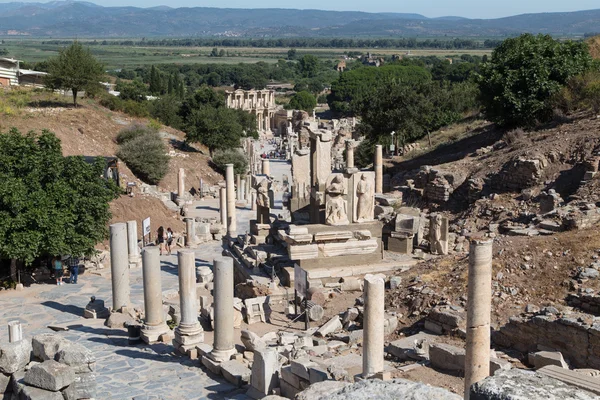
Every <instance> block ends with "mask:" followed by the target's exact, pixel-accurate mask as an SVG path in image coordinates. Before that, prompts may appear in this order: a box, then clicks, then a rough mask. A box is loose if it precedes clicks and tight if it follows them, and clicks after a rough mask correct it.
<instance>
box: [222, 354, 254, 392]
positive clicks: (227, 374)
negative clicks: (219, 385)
mask: <svg viewBox="0 0 600 400" xmlns="http://www.w3.org/2000/svg"><path fill="white" fill-rule="evenodd" d="M221 373H222V374H223V377H224V378H225V379H227V380H228V381H229V382H231V383H232V384H233V385H236V386H238V387H239V386H242V385H246V384H248V383H249V382H250V375H251V374H252V371H250V368H248V367H246V365H244V363H242V362H239V361H236V360H229V361H225V362H224V363H222V364H221Z"/></svg>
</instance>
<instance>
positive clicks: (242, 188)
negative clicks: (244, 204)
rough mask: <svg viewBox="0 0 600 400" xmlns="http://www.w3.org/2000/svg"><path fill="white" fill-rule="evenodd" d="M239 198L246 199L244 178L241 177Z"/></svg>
mask: <svg viewBox="0 0 600 400" xmlns="http://www.w3.org/2000/svg"><path fill="white" fill-rule="evenodd" d="M240 200H242V201H244V200H246V180H245V179H242V180H241V183H240Z"/></svg>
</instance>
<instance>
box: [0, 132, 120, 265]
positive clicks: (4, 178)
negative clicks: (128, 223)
mask: <svg viewBox="0 0 600 400" xmlns="http://www.w3.org/2000/svg"><path fill="white" fill-rule="evenodd" d="M104 167H105V161H104V160H103V159H102V158H99V159H98V160H97V161H96V162H95V163H94V164H88V163H86V162H85V161H84V160H83V157H63V155H62V149H61V145H60V140H59V139H57V138H56V136H55V135H54V134H53V133H51V132H49V131H46V130H44V131H42V133H41V134H40V135H36V134H35V133H33V132H30V133H28V134H27V135H22V134H21V133H20V132H19V131H17V130H16V129H13V130H11V131H10V132H8V133H4V134H0V238H1V240H0V255H1V257H2V258H9V259H13V260H21V261H23V262H25V263H26V264H30V263H32V262H33V261H34V260H35V259H36V258H38V257H42V256H56V255H65V254H91V253H92V252H93V250H94V246H95V245H96V244H97V243H99V242H101V241H102V240H104V239H105V238H106V236H107V225H108V222H109V220H110V210H109V204H108V203H109V202H110V201H111V200H113V199H114V198H116V197H117V193H118V188H117V186H116V185H114V183H113V182H112V181H109V180H106V179H103V178H102V175H103V174H104ZM13 264H14V263H13Z"/></svg>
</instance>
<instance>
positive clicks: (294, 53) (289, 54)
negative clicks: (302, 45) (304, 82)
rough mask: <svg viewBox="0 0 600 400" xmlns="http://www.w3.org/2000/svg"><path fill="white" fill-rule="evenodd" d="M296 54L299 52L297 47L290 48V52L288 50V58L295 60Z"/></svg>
mask: <svg viewBox="0 0 600 400" xmlns="http://www.w3.org/2000/svg"><path fill="white" fill-rule="evenodd" d="M296 54H297V51H296V49H289V50H288V52H287V59H288V60H295V59H296Z"/></svg>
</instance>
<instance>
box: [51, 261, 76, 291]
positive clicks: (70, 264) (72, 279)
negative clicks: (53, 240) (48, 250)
mask: <svg viewBox="0 0 600 400" xmlns="http://www.w3.org/2000/svg"><path fill="white" fill-rule="evenodd" d="M79 263H80V260H79V257H77V256H73V255H71V256H69V257H68V258H66V259H64V262H63V258H62V257H61V256H56V257H54V258H53V259H52V268H54V278H55V279H56V285H57V286H60V285H62V284H63V275H64V271H65V264H66V266H67V268H68V270H69V274H70V276H69V280H68V282H69V283H77V277H78V276H79Z"/></svg>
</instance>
